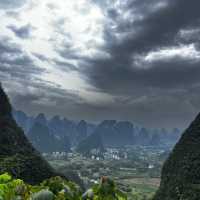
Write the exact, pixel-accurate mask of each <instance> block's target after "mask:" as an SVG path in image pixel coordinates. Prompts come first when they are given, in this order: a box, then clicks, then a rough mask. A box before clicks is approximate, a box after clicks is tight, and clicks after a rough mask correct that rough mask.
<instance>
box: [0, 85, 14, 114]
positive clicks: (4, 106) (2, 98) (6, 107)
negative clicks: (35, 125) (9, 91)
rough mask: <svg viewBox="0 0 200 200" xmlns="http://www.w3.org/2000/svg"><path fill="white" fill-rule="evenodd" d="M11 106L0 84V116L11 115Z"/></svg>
mask: <svg viewBox="0 0 200 200" xmlns="http://www.w3.org/2000/svg"><path fill="white" fill-rule="evenodd" d="M11 112H12V108H11V105H10V102H9V99H8V96H7V95H6V93H5V92H4V90H3V88H2V86H1V84H0V117H4V116H11Z"/></svg>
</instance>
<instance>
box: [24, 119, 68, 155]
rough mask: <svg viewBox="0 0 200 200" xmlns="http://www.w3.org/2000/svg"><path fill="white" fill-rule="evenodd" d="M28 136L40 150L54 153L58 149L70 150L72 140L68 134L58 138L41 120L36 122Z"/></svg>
mask: <svg viewBox="0 0 200 200" xmlns="http://www.w3.org/2000/svg"><path fill="white" fill-rule="evenodd" d="M28 138H29V139H30V141H31V142H32V143H33V145H34V147H35V148H36V149H37V150H39V151H40V152H45V153H52V152H56V151H59V152H63V151H65V152H68V151H70V142H69V139H68V138H67V137H66V136H63V137H62V138H57V137H56V136H55V135H52V134H51V133H50V131H49V128H48V127H47V126H45V125H44V124H41V123H39V122H35V123H34V125H33V127H32V128H31V129H30V131H29V133H28Z"/></svg>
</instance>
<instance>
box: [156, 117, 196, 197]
mask: <svg viewBox="0 0 200 200" xmlns="http://www.w3.org/2000/svg"><path fill="white" fill-rule="evenodd" d="M161 178H162V180H161V185H160V189H159V190H158V192H157V194H156V195H155V197H154V200H186V199H187V200H199V199H200V114H199V115H198V116H197V117H196V119H195V120H194V121H193V122H192V124H191V125H190V126H189V128H188V129H187V130H186V131H185V132H184V134H183V135H182V137H181V139H180V140H179V142H178V143H177V144H176V146H175V148H174V150H173V151H172V153H171V154H170V156H169V158H168V159H167V161H166V162H165V164H164V166H163V170H162V176H161Z"/></svg>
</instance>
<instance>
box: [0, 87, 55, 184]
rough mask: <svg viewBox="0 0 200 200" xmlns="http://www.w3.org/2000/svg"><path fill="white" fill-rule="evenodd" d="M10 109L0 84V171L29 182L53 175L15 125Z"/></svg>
mask: <svg viewBox="0 0 200 200" xmlns="http://www.w3.org/2000/svg"><path fill="white" fill-rule="evenodd" d="M11 111H12V108H11V105H10V103H9V99H8V97H7V95H6V94H5V92H4V91H3V89H2V87H1V86H0V173H3V172H5V171H7V172H9V173H11V174H12V175H13V176H14V177H17V178H22V179H23V180H25V181H26V182H28V183H31V184H35V183H39V182H41V181H42V180H44V179H46V178H49V177H52V176H55V175H56V174H55V172H54V170H53V169H52V168H51V167H50V166H49V165H48V163H47V162H46V161H45V160H44V159H43V158H42V157H41V156H40V154H39V153H38V152H37V151H36V150H35V149H34V148H33V146H32V145H31V143H30V142H29V141H28V140H27V138H26V136H25V135H24V132H23V131H22V129H21V128H19V127H18V126H17V124H16V122H15V121H14V120H13V118H12V114H11Z"/></svg>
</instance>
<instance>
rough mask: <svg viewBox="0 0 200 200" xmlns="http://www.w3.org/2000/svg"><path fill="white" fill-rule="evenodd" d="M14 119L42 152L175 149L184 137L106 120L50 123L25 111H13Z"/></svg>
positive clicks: (41, 116) (124, 122)
mask: <svg viewBox="0 0 200 200" xmlns="http://www.w3.org/2000/svg"><path fill="white" fill-rule="evenodd" d="M13 117H14V118H15V120H16V122H17V123H18V125H19V126H20V127H22V129H23V130H24V131H25V133H26V135H27V137H28V138H29V139H30V141H31V142H32V144H33V145H34V146H35V147H36V148H37V149H38V150H39V151H41V152H46V153H50V152H55V151H66V152H68V151H70V148H71V147H76V148H77V150H78V151H80V152H84V151H86V152H87V151H89V150H91V149H94V148H101V149H103V148H106V147H124V146H126V145H142V146H147V145H151V146H162V145H171V146H173V145H174V144H175V143H176V142H177V141H178V139H179V138H180V136H181V131H180V130H179V129H177V128H174V129H173V130H171V131H167V130H166V129H164V128H162V129H147V128H144V127H139V126H136V125H134V124H133V123H132V122H129V121H116V120H104V121H103V122H101V123H100V124H92V123H89V122H86V121H84V120H81V121H80V122H75V121H73V120H68V119H66V118H63V119H62V118H61V117H60V116H54V117H53V118H51V119H50V120H48V119H47V117H46V116H45V115H44V114H39V115H38V116H36V117H32V116H28V115H26V114H25V113H24V112H22V111H15V110H14V111H13Z"/></svg>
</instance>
